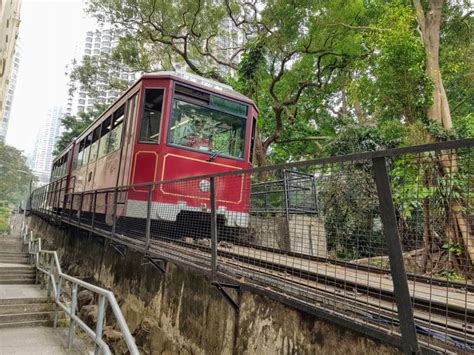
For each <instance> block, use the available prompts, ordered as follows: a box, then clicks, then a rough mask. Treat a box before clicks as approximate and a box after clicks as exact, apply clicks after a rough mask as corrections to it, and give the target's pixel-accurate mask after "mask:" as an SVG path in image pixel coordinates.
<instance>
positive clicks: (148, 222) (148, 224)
mask: <svg viewBox="0 0 474 355" xmlns="http://www.w3.org/2000/svg"><path fill="white" fill-rule="evenodd" d="M152 196H153V184H150V185H149V186H148V197H147V205H146V227H145V228H146V229H145V238H146V242H145V255H147V254H148V249H149V248H150V229H151V200H152Z"/></svg>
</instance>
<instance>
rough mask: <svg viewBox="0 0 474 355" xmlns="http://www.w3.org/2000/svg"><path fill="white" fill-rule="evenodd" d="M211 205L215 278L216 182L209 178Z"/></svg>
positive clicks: (213, 275)
mask: <svg viewBox="0 0 474 355" xmlns="http://www.w3.org/2000/svg"><path fill="white" fill-rule="evenodd" d="M210 184H211V186H210V193H211V196H210V203H211V270H212V277H213V278H215V277H216V276H217V211H216V180H215V177H211V178H210Z"/></svg>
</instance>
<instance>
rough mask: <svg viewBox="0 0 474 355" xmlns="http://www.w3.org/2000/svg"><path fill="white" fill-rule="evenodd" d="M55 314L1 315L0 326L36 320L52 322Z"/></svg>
mask: <svg viewBox="0 0 474 355" xmlns="http://www.w3.org/2000/svg"><path fill="white" fill-rule="evenodd" d="M53 316H54V314H53V312H31V313H7V314H0V324H3V323H15V322H27V321H35V320H52V319H53Z"/></svg>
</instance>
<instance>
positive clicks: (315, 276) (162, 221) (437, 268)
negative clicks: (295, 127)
mask: <svg viewBox="0 0 474 355" xmlns="http://www.w3.org/2000/svg"><path fill="white" fill-rule="evenodd" d="M473 146H474V140H472V139H470V140H464V141H452V142H445V143H436V144H430V145H425V146H417V147H407V148H399V149H393V150H388V151H382V152H370V153H360V154H353V155H348V156H340V157H332V158H325V159H319V160H314V161H305V162H297V163H291V164H283V165H278V166H269V167H263V168H257V169H251V170H244V171H238V172H228V173H219V174H213V175H206V176H198V177H192V178H183V179H180V180H174V181H162V182H154V183H150V184H141V185H134V186H123V187H118V188H111V189H104V190H97V191H86V192H77V191H73V190H71V189H68V187H67V184H66V183H65V182H61V183H54V184H50V185H48V186H44V187H42V188H40V189H37V190H35V191H34V192H33V194H32V196H31V209H32V211H33V213H35V214H38V215H41V216H44V217H49V218H52V219H53V220H54V221H55V222H57V221H62V222H63V223H64V222H65V223H69V224H72V225H75V226H79V227H81V228H83V229H86V230H89V231H92V232H94V233H96V234H99V235H102V236H104V237H106V238H109V239H111V240H112V241H113V243H115V245H122V246H123V245H125V246H127V245H128V246H133V247H134V248H136V249H139V250H142V251H143V252H144V254H145V255H147V256H149V257H154V258H160V259H163V260H169V261H173V262H178V263H182V264H186V265H191V266H194V267H196V268H198V269H199V270H201V271H204V272H207V273H209V274H210V275H212V276H213V277H214V280H216V281H218V280H219V279H220V278H225V279H226V280H229V279H230V280H233V282H234V283H235V285H238V286H246V287H252V288H253V289H255V290H257V291H259V292H262V293H266V294H269V295H271V296H274V297H278V299H280V300H282V301H284V302H286V303H289V304H293V305H295V306H296V307H300V308H302V309H305V310H309V311H310V312H314V313H316V314H319V315H321V316H322V317H325V318H328V319H332V320H334V321H336V322H339V323H340V324H343V325H347V326H349V327H352V328H354V329H357V330H359V331H365V332H366V333H368V334H370V335H371V336H375V337H378V338H379V339H382V337H383V339H386V340H387V341H389V342H391V343H393V344H395V345H398V346H400V347H402V348H403V349H404V350H405V351H406V352H411V351H416V350H417V349H418V348H419V347H424V348H430V349H438V350H442V351H453V352H459V353H469V352H473V351H474V326H473V324H474V284H473V278H474V276H473V270H474V269H473V263H474V236H473V233H472V232H473V228H474V218H473V202H474V193H473V174H474V167H473V160H474V147H473ZM400 335H401V336H400Z"/></svg>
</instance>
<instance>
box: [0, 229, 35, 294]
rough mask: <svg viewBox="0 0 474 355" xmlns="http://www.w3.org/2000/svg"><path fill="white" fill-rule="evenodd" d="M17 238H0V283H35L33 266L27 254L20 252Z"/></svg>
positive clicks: (20, 244)
mask: <svg viewBox="0 0 474 355" xmlns="http://www.w3.org/2000/svg"><path fill="white" fill-rule="evenodd" d="M22 247H23V245H22V242H21V240H20V239H19V238H5V237H3V238H0V285H27V284H34V283H35V268H34V267H33V266H32V265H31V264H30V263H29V259H30V257H29V254H28V253H24V252H22Z"/></svg>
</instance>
